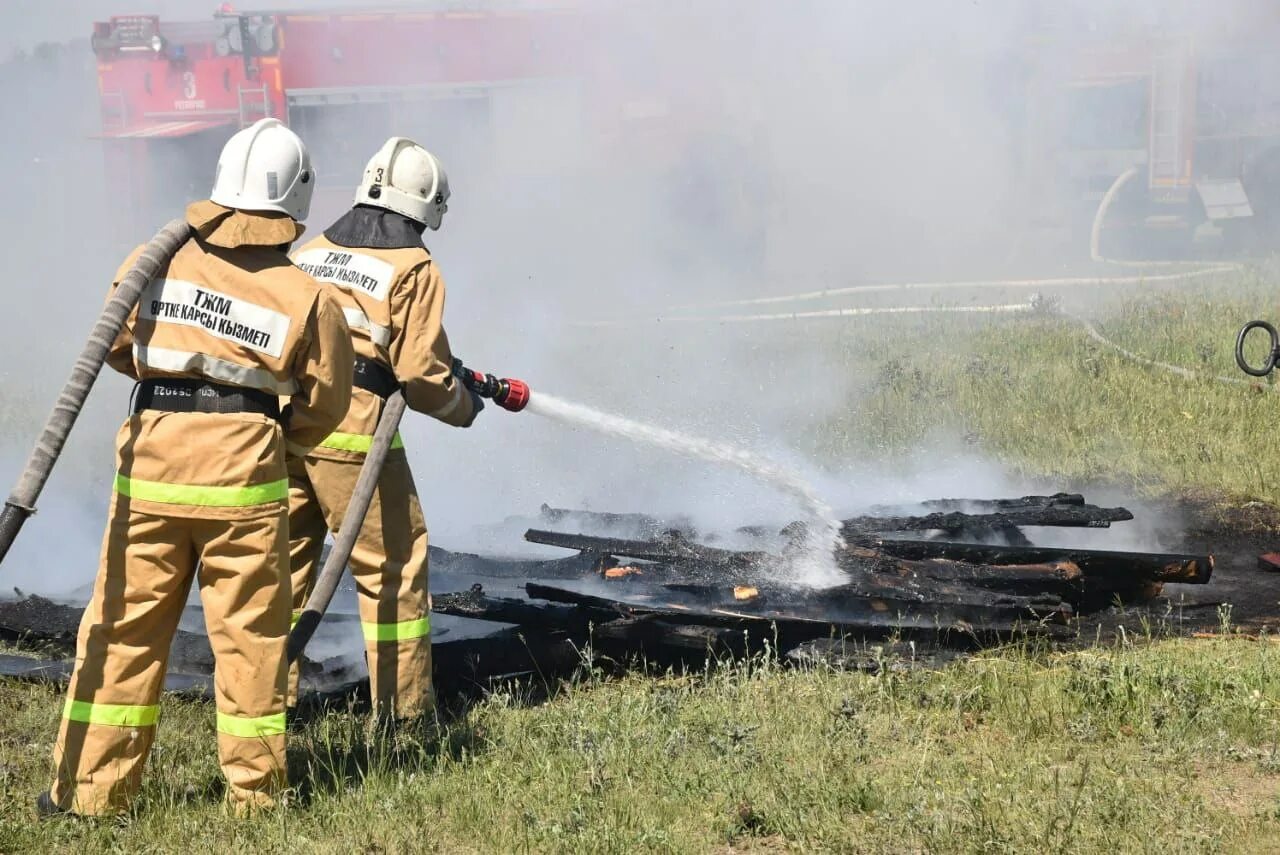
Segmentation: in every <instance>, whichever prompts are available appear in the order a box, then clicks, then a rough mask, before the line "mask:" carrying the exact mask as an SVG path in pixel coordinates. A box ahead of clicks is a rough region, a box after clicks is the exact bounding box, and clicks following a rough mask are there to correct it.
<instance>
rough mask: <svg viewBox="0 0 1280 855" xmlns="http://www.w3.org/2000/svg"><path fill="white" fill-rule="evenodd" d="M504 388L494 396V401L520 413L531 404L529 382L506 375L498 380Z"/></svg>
mask: <svg viewBox="0 0 1280 855" xmlns="http://www.w3.org/2000/svg"><path fill="white" fill-rule="evenodd" d="M498 382H499V383H500V384H501V385H502V388H501V389H499V390H498V394H496V395H494V396H493V400H494V403H496V404H497V405H498V406H499V407H502V408H503V409H504V410H510V411H511V412H513V413H518V412H520V411H521V410H523V409H524V408H525V407H526V406H527V405H528V404H529V384H528V383H526V382H524V381H523V380H516V379H513V378H510V377H504V378H503V379H502V380H499V381H498Z"/></svg>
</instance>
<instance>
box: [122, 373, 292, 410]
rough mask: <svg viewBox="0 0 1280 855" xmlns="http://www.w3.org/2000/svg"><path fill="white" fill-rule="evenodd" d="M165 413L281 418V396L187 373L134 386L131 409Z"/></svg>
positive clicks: (145, 381) (142, 382)
mask: <svg viewBox="0 0 1280 855" xmlns="http://www.w3.org/2000/svg"><path fill="white" fill-rule="evenodd" d="M143 410H160V411H162V412H166V413H258V414H260V415H264V416H268V417H270V418H273V419H276V420H277V421H279V420H280V399H279V398H277V397H276V396H275V395H271V394H268V393H266V392H263V391H262V390H261V389H247V388H245V387H243V386H228V385H225V384H223V383H214V382H212V381H209V380H197V379H194V378H186V377H173V378H164V379H151V380H143V381H141V382H140V383H138V387H137V389H135V390H134V399H133V411H134V412H135V413H140V412H142V411H143Z"/></svg>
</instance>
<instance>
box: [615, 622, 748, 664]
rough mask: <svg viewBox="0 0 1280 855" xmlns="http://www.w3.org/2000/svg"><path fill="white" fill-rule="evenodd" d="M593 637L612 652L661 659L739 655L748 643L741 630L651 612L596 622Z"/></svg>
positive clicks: (686, 659) (696, 659)
mask: <svg viewBox="0 0 1280 855" xmlns="http://www.w3.org/2000/svg"><path fill="white" fill-rule="evenodd" d="M592 640H593V641H594V642H595V643H596V644H597V646H599V647H600V648H601V649H603V650H605V651H606V652H609V653H610V654H611V655H616V654H617V653H619V652H624V653H627V654H643V655H644V656H646V657H647V658H650V659H654V660H656V661H658V662H668V661H672V660H681V661H688V660H690V659H693V660H695V661H700V660H704V659H705V658H706V657H707V656H740V655H742V654H743V653H744V652H745V650H746V646H747V644H746V639H745V638H744V637H743V634H742V632H741V631H739V630H736V629H732V628H730V627H725V626H705V625H701V624H693V623H687V624H686V623H672V622H670V621H665V620H662V618H661V617H660V616H658V615H652V614H650V615H641V616H638V617H630V618H621V619H619V620H615V621H610V622H609V623H606V624H602V625H600V626H597V627H596V628H595V630H594V631H593V633H592Z"/></svg>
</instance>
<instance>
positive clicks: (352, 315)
mask: <svg viewBox="0 0 1280 855" xmlns="http://www.w3.org/2000/svg"><path fill="white" fill-rule="evenodd" d="M342 314H344V315H346V316H347V326H349V327H351V329H353V330H360V331H361V332H366V333H368V334H369V341H371V342H373V343H374V344H376V345H378V346H379V347H390V346H391V330H390V329H389V328H387V327H384V326H382V325H381V324H375V323H374V322H373V321H371V320H369V316H368V315H366V314H365V313H364V312H362V311H361V310H360V309H352V308H344V309H343V310H342Z"/></svg>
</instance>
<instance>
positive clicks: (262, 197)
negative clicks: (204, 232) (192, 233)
mask: <svg viewBox="0 0 1280 855" xmlns="http://www.w3.org/2000/svg"><path fill="white" fill-rule="evenodd" d="M315 186H316V181H315V174H314V173H313V172H312V170H311V156H310V155H309V154H307V147H306V145H304V144H303V142H302V140H301V139H300V138H299V137H298V135H297V134H295V133H294V132H293V131H291V130H289V129H288V128H286V127H285V126H284V125H283V124H281V122H280V120H279V119H259V120H258V121H256V122H254V123H253V124H252V125H250V126H249V127H247V128H245V129H244V130H242V131H240V132H238V133H237V134H236V135H235V136H233V137H232V138H231V139H229V140H227V144H226V145H225V146H223V147H222V154H221V155H219V157H218V172H217V174H216V175H215V176H214V179H213V192H212V193H210V194H209V198H210V199H211V200H213V201H214V202H217V203H218V204H219V205H226V206H227V207H228V208H236V209H238V210H241V211H278V212H279V213H281V214H288V215H289V216H290V217H293V219H295V220H298V221H302V220H305V219H306V218H307V214H308V213H310V211H311V193H312V191H313V190H315Z"/></svg>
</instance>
